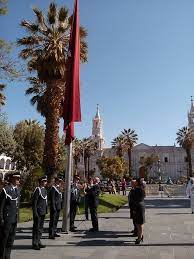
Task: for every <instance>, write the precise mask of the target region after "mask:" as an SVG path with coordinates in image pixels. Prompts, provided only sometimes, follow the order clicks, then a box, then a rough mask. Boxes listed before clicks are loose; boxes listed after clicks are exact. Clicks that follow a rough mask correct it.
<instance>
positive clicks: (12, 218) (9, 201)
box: [0, 184, 20, 224]
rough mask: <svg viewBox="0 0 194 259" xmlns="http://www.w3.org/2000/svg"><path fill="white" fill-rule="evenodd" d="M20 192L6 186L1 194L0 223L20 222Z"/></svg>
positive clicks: (10, 186) (15, 188)
mask: <svg viewBox="0 0 194 259" xmlns="http://www.w3.org/2000/svg"><path fill="white" fill-rule="evenodd" d="M19 201H20V191H19V189H18V188H17V187H13V186H12V185H11V184H9V185H7V186H5V187H4V188H3V190H2V192H1V193H0V221H1V220H3V221H4V222H5V223H11V224H12V223H15V222H17V220H18V207H19Z"/></svg>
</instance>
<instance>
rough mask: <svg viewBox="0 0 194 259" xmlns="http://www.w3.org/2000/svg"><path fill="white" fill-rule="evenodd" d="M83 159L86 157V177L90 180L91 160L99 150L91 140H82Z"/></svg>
mask: <svg viewBox="0 0 194 259" xmlns="http://www.w3.org/2000/svg"><path fill="white" fill-rule="evenodd" d="M82 145H83V146H82V148H83V157H84V167H85V177H87V178H88V179H89V177H90V158H91V156H92V155H93V154H94V153H95V151H96V150H97V143H96V142H95V141H94V140H93V139H91V138H84V139H83V140H82Z"/></svg>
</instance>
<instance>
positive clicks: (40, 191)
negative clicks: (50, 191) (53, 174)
mask: <svg viewBox="0 0 194 259" xmlns="http://www.w3.org/2000/svg"><path fill="white" fill-rule="evenodd" d="M32 209H33V214H34V216H39V215H40V216H43V215H45V214H46V213H47V191H46V189H45V188H44V187H36V189H35V191H34V194H33V196H32Z"/></svg>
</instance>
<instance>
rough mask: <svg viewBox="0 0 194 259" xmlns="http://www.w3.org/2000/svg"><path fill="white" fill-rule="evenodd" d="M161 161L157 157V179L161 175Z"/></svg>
mask: <svg viewBox="0 0 194 259" xmlns="http://www.w3.org/2000/svg"><path fill="white" fill-rule="evenodd" d="M160 169H161V161H160V159H158V175H159V180H160V181H161V180H162V177H161V170H160Z"/></svg>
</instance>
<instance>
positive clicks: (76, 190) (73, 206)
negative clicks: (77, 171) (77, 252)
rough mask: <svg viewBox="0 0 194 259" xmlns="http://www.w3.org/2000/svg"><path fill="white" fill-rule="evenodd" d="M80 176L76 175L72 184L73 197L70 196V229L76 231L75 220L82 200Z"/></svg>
mask: <svg viewBox="0 0 194 259" xmlns="http://www.w3.org/2000/svg"><path fill="white" fill-rule="evenodd" d="M79 181H80V178H79V176H78V175H74V177H73V183H72V185H71V197H70V231H71V232H74V231H75V226H74V221H75V217H76V213H77V208H78V205H79V200H80V187H79Z"/></svg>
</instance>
